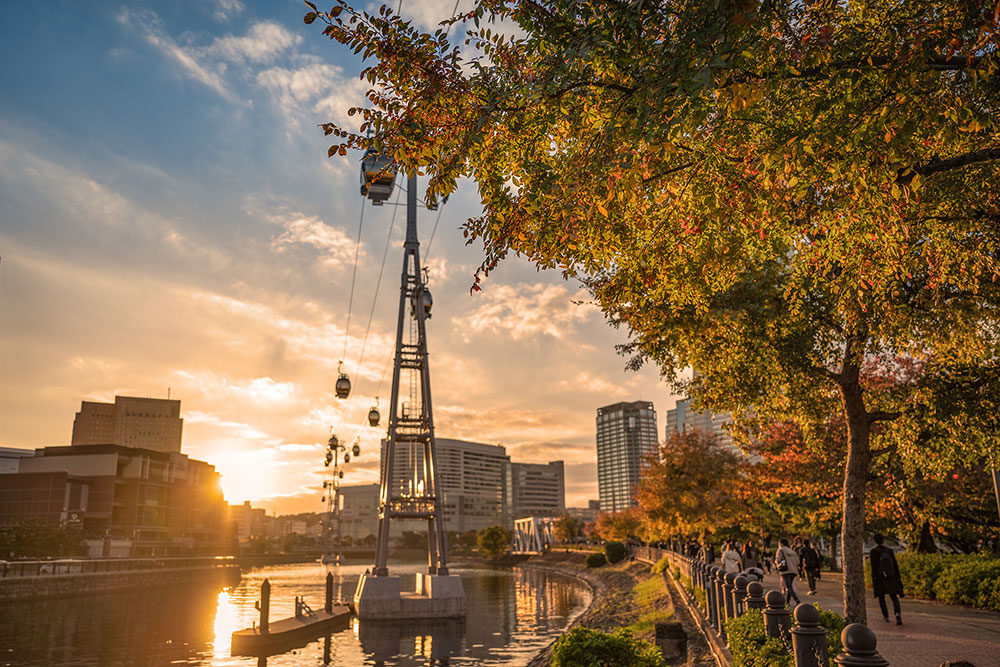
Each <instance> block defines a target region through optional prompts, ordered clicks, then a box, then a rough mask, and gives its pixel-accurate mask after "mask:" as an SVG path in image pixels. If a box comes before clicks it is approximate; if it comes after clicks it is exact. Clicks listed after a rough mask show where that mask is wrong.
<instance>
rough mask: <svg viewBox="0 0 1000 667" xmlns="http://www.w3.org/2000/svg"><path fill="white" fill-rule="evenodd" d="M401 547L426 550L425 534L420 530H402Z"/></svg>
mask: <svg viewBox="0 0 1000 667" xmlns="http://www.w3.org/2000/svg"><path fill="white" fill-rule="evenodd" d="M401 546H402V547H403V548H404V549H426V548H427V533H425V532H424V531H421V530H404V531H403V535H402V539H401Z"/></svg>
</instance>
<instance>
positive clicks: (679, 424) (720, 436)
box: [664, 398, 735, 449]
mask: <svg viewBox="0 0 1000 667" xmlns="http://www.w3.org/2000/svg"><path fill="white" fill-rule="evenodd" d="M731 421H732V419H730V418H729V415H726V414H718V413H714V412H709V411H708V410H703V411H701V412H696V411H695V410H694V409H693V408H692V407H691V399H690V398H684V399H681V400H679V401H677V403H676V406H675V407H674V409H673V410H667V426H666V430H665V432H664V434H665V436H666V437H667V438H670V437H671V436H673V434H674V433H692V432H694V431H701V432H703V433H707V434H709V435H712V436H714V437H715V438H716V440H717V441H718V442H719V443H720V444H722V445H724V446H726V447H730V448H733V449H735V445H733V438H732V436H731V435H730V434H729V431H728V430H727V429H726V425H727V424H729V423H730V422H731Z"/></svg>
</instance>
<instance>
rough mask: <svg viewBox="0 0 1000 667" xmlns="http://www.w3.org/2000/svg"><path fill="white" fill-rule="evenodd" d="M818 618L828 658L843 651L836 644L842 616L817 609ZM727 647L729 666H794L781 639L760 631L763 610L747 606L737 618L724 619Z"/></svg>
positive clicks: (762, 630) (817, 606)
mask: <svg viewBox="0 0 1000 667" xmlns="http://www.w3.org/2000/svg"><path fill="white" fill-rule="evenodd" d="M815 606H816V609H817V610H819V621H820V625H822V626H823V627H824V628H825V629H826V644H827V651H828V652H829V655H830V657H831V658H833V657H834V656H836V655H838V654H839V653H840V652H841V651H843V650H844V647H843V645H842V644H841V643H840V633H841V632H843V630H844V625H845V622H844V619H843V618H841V617H840V616H839V615H837V614H835V613H833V612H832V611H827V610H825V609H820V607H819V605H815ZM726 635H727V636H728V638H729V649H730V651H732V654H733V667H794V665H795V662H794V660H792V656H791V655H789V654H788V651H787V650H786V649H785V644H784V642H783V641H782V640H781V639H777V638H771V637H768V636H767V635H766V634H765V633H764V612H763V611H761V610H760V609H749V610H747V611H746V613H744V614H743V615H742V616H740V617H739V618H735V619H731V620H728V621H727V622H726Z"/></svg>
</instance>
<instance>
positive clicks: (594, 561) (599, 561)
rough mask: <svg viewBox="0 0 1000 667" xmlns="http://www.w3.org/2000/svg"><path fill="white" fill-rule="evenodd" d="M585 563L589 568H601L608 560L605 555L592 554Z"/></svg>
mask: <svg viewBox="0 0 1000 667" xmlns="http://www.w3.org/2000/svg"><path fill="white" fill-rule="evenodd" d="M584 562H585V563H586V564H587V567H600V566H602V565H604V564H605V563H607V562H608V560H607V559H606V558H605V557H604V554H590V555H589V556H587V560H586V561H584Z"/></svg>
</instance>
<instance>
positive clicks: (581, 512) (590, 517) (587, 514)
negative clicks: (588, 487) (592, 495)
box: [566, 500, 601, 523]
mask: <svg viewBox="0 0 1000 667" xmlns="http://www.w3.org/2000/svg"><path fill="white" fill-rule="evenodd" d="M600 512H601V501H600V500H588V501H587V506H586V507H567V508H566V514H568V515H570V516H571V517H573V518H574V519H577V520H579V521H582V522H583V523H593V522H595V521H597V515H598V514H600Z"/></svg>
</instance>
